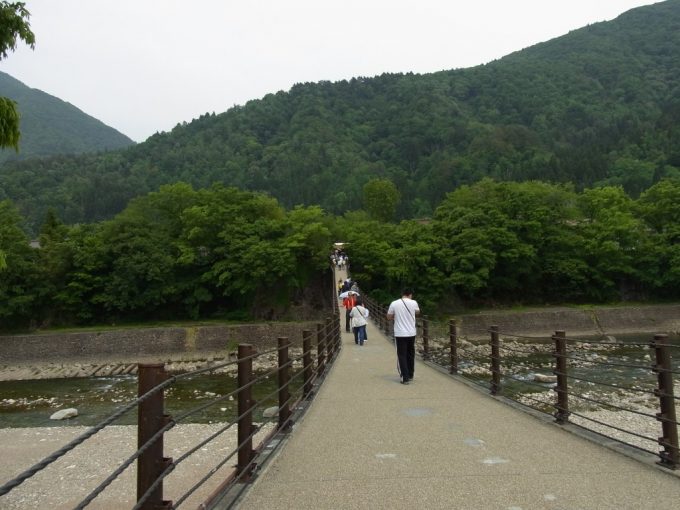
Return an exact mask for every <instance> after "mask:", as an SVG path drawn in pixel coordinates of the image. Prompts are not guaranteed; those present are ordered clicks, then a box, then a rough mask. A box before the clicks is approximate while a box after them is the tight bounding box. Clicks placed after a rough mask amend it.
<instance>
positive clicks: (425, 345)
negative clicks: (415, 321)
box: [423, 315, 430, 360]
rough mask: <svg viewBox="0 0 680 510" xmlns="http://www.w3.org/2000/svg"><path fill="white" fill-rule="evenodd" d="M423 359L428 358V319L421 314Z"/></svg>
mask: <svg viewBox="0 0 680 510" xmlns="http://www.w3.org/2000/svg"><path fill="white" fill-rule="evenodd" d="M423 359H424V360H429V359H430V320H429V319H428V318H427V316H426V315H425V316H423Z"/></svg>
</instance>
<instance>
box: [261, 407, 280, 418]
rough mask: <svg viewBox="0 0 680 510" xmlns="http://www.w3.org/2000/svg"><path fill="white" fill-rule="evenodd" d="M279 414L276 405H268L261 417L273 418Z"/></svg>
mask: <svg viewBox="0 0 680 510" xmlns="http://www.w3.org/2000/svg"><path fill="white" fill-rule="evenodd" d="M278 415H279V408H278V407H268V408H267V409H265V410H264V411H263V412H262V417H263V418H273V417H274V416H278Z"/></svg>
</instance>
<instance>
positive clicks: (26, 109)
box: [0, 72, 134, 162]
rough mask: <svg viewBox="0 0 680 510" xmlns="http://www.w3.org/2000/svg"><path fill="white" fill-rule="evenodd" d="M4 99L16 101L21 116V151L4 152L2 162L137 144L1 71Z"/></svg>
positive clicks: (0, 93) (0, 152)
mask: <svg viewBox="0 0 680 510" xmlns="http://www.w3.org/2000/svg"><path fill="white" fill-rule="evenodd" d="M0 96H3V97H8V98H10V99H12V100H13V101H15V102H16V103H17V105H18V110H19V112H20V114H21V140H20V142H19V152H18V153H17V152H16V151H14V150H13V149H2V150H0V162H2V161H7V160H17V159H26V158H30V157H35V156H52V155H54V154H80V153H84V152H95V151H101V150H109V149H119V148H122V147H127V146H128V145H132V144H133V143H134V142H133V141H132V140H130V139H129V138H128V137H127V136H125V135H124V134H122V133H120V132H118V131H116V130H115V129H113V128H112V127H109V126H107V125H105V124H104V123H102V122H101V121H99V120H97V119H95V118H94V117H91V116H89V115H87V114H86V113H84V112H82V111H81V110H79V109H78V108H76V107H75V106H73V105H72V104H70V103H66V102H64V101H62V100H61V99H58V98H56V97H54V96H51V95H49V94H46V93H45V92H42V91H41V90H37V89H32V88H29V87H27V86H26V85H24V84H23V83H21V82H20V81H19V80H16V79H14V78H12V77H11V76H10V75H8V74H6V73H3V72H0Z"/></svg>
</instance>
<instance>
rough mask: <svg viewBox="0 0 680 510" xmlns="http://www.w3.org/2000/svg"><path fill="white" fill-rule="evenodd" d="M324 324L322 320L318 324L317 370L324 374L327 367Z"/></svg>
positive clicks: (318, 372) (319, 373)
mask: <svg viewBox="0 0 680 510" xmlns="http://www.w3.org/2000/svg"><path fill="white" fill-rule="evenodd" d="M324 329H325V327H324V325H323V324H322V323H320V322H317V324H316V359H317V362H316V372H317V374H318V375H321V374H323V372H324V370H325V368H326V346H325V345H324Z"/></svg>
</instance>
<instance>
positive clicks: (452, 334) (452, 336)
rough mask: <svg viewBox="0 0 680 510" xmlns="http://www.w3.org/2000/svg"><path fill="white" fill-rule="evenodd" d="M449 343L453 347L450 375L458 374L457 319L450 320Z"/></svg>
mask: <svg viewBox="0 0 680 510" xmlns="http://www.w3.org/2000/svg"><path fill="white" fill-rule="evenodd" d="M449 343H450V345H451V351H450V354H451V367H450V368H449V373H450V374H457V373H458V322H457V321H456V319H451V320H449Z"/></svg>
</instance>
